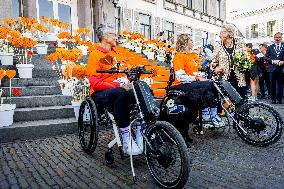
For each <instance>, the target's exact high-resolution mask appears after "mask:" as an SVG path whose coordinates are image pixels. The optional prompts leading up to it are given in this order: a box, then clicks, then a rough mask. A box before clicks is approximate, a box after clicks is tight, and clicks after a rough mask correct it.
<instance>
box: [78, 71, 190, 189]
mask: <svg viewBox="0 0 284 189" xmlns="http://www.w3.org/2000/svg"><path fill="white" fill-rule="evenodd" d="M97 72H98V73H111V74H114V73H125V74H126V75H127V76H128V78H129V79H130V82H131V84H132V90H133V93H134V97H135V101H136V103H135V104H132V105H131V117H130V118H131V119H130V120H131V123H130V127H131V129H132V130H134V129H135V127H136V123H137V122H138V121H139V122H140V123H142V125H141V126H142V136H143V139H144V149H143V154H144V155H145V156H146V158H145V159H146V162H147V165H148V168H149V170H150V174H151V176H152V177H153V178H154V180H155V182H156V183H157V184H158V185H159V186H161V187H163V188H182V187H184V185H185V184H186V183H187V180H188V177H189V166H190V159H189V153H188V150H187V147H186V144H185V141H184V140H183V138H182V136H181V135H180V133H179V132H178V131H177V130H176V129H175V127H174V126H172V125H171V124H170V123H167V122H165V121H157V118H158V115H159V108H158V107H157V106H156V102H155V100H154V98H153V96H152V93H151V90H150V88H149V86H148V85H147V84H146V83H145V82H143V81H140V80H139V78H140V76H141V74H152V72H148V71H146V69H145V68H144V67H139V66H138V67H136V68H133V69H131V70H128V69H127V70H118V69H112V70H97ZM102 127H106V128H107V127H112V128H113V133H114V139H113V140H111V141H110V142H109V143H108V146H107V151H106V153H105V162H106V164H113V163H114V155H113V153H114V152H113V148H114V147H115V145H117V146H118V149H119V152H120V157H121V158H122V159H124V158H125V156H124V154H123V150H122V142H121V137H120V132H119V129H118V127H117V125H116V123H115V120H114V117H113V115H112V113H111V109H109V108H108V107H103V106H101V105H97V104H96V103H95V102H94V101H93V99H92V98H91V97H86V99H85V100H84V101H83V102H82V104H81V107H80V110H79V118H78V131H79V139H80V144H81V146H82V149H83V150H84V151H85V152H86V153H87V154H92V153H93V152H94V151H95V150H96V146H97V143H98V138H99V131H100V128H102ZM132 133H133V131H132V132H130V136H131V135H132ZM130 166H131V171H132V175H133V180H134V182H135V181H136V180H137V176H136V174H135V171H134V165H133V157H132V155H131V153H130Z"/></svg>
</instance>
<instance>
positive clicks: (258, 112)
mask: <svg viewBox="0 0 284 189" xmlns="http://www.w3.org/2000/svg"><path fill="white" fill-rule="evenodd" d="M234 118H235V121H236V122H237V123H238V124H236V123H235V122H234V128H235V129H236V130H237V133H238V135H239V136H240V137H241V138H242V139H243V140H244V141H245V142H247V143H249V144H251V145H254V146H268V145H270V144H272V143H274V142H277V141H278V140H279V139H280V137H281V135H282V127H283V121H282V118H281V116H280V114H279V113H278V112H277V111H276V110H275V109H273V108H272V107H271V106H270V105H267V104H263V103H245V104H243V105H241V106H240V107H239V108H238V109H237V111H236V114H235V116H234Z"/></svg>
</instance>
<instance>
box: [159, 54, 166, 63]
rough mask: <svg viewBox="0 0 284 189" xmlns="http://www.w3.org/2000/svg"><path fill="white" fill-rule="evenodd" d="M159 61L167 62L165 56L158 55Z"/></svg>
mask: <svg viewBox="0 0 284 189" xmlns="http://www.w3.org/2000/svg"><path fill="white" fill-rule="evenodd" d="M157 60H158V61H159V62H165V57H164V56H163V55H158V56H157Z"/></svg>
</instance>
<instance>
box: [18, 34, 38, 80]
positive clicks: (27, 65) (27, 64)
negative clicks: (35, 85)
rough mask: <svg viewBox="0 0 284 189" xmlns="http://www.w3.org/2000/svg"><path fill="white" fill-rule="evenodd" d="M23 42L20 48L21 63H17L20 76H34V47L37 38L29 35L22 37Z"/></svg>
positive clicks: (19, 57)
mask: <svg viewBox="0 0 284 189" xmlns="http://www.w3.org/2000/svg"><path fill="white" fill-rule="evenodd" d="M19 40H22V43H21V46H22V47H20V48H19V49H18V53H19V54H18V59H19V63H18V64H17V65H16V67H17V69H18V73H19V77H20V78H32V76H33V68H34V65H33V64H32V63H31V60H32V56H33V47H35V45H36V44H37V42H36V41H35V40H33V39H32V38H28V37H22V38H21V39H19Z"/></svg>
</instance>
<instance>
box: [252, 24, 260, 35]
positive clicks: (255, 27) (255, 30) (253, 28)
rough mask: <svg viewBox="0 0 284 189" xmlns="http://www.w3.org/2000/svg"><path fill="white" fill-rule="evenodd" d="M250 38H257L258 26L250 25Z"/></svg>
mask: <svg viewBox="0 0 284 189" xmlns="http://www.w3.org/2000/svg"><path fill="white" fill-rule="evenodd" d="M251 37H252V38H257V37H258V24H253V25H251Z"/></svg>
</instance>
